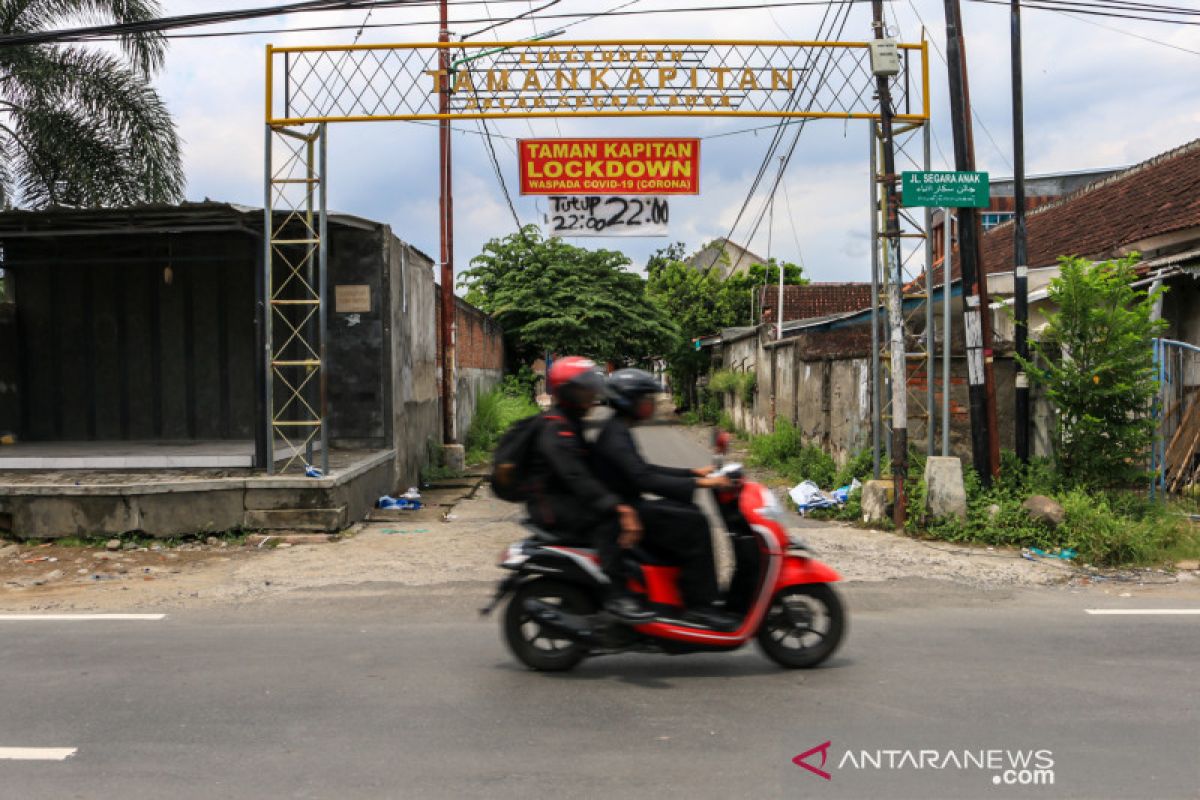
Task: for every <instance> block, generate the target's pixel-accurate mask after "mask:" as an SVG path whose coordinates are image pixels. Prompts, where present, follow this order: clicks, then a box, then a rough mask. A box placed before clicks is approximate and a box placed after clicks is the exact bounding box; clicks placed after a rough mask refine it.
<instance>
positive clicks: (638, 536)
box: [617, 504, 642, 550]
mask: <svg viewBox="0 0 1200 800" xmlns="http://www.w3.org/2000/svg"><path fill="white" fill-rule="evenodd" d="M617 521H618V523H619V524H620V526H621V533H620V534H619V535H618V536H617V546H618V547H620V548H622V549H623V550H628V549H629V548H631V547H633V546H635V545H636V544H637V543H638V542H640V541H641V540H642V521H641V520H640V519H639V518H638V515H637V511H636V510H634V508H633V506H627V505H624V504H622V505H619V506H617Z"/></svg>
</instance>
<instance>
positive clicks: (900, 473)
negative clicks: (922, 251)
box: [871, 0, 908, 529]
mask: <svg viewBox="0 0 1200 800" xmlns="http://www.w3.org/2000/svg"><path fill="white" fill-rule="evenodd" d="M871 13H872V19H873V23H872V26H873V27H874V29H875V39H877V40H880V39H885V38H887V37H886V34H885V32H884V26H883V0H871ZM888 78H889V76H888V74H887V73H886V72H882V71H880V70H876V71H875V89H876V92H877V93H878V95H879V131H880V139H881V140H882V143H883V164H882V167H883V175H882V176H881V180H882V182H883V209H884V232H883V241H884V248H885V257H884V259H883V266H884V269H885V270H887V269H888V268H889V267H892V268H894V269H895V274H894V275H892V276H891V280H890V281H889V282H888V284H887V290H888V291H887V315H888V329H889V330H890V332H891V337H890V338H891V342H890V351H891V361H892V487H893V491H894V493H895V498H894V503H893V506H892V509H893V513H892V521H893V522H894V523H895V525H896V527H897V528H901V529H902V528H903V527H904V521H905V518H906V514H907V505H908V503H907V498H906V496H905V490H904V478H905V474H906V473H907V472H908V358H907V354H906V352H905V341H904V316H903V310H902V307H901V297H900V288H901V286H902V285H903V283H904V278H903V272H902V269H903V267H902V263H901V259H900V216H899V214H900V211H899V206H900V202H899V198H898V197H896V149H895V141H894V140H893V138H892V95H891V89H890V87H889V86H888ZM872 246H878V243H874V242H873V243H872Z"/></svg>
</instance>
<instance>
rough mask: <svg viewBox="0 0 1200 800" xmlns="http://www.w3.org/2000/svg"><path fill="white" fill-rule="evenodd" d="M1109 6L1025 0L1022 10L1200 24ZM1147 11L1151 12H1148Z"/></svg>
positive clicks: (1001, 1) (994, 1)
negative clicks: (1125, 12)
mask: <svg viewBox="0 0 1200 800" xmlns="http://www.w3.org/2000/svg"><path fill="white" fill-rule="evenodd" d="M970 2H972V3H980V4H983V5H994V6H1004V7H1006V8H1007V7H1009V6H1010V5H1011V3H1009V1H1008V0H970ZM1109 8H1111V7H1110V6H1102V5H1096V4H1091V3H1076V4H1073V5H1070V6H1069V5H1067V4H1056V3H1055V0H1037V2H1032V3H1031V2H1029V1H1028V0H1025V2H1022V3H1021V9H1022V10H1025V9H1033V10H1035V11H1057V12H1058V13H1060V14H1082V15H1090V16H1096V17H1113V18H1115V19H1132V20H1138V21H1139V22H1159V23H1166V24H1171V25H1200V20H1184V19H1165V18H1160V17H1148V16H1145V15H1144V14H1118V13H1115V12H1114V11H1109V10H1103V9H1109ZM1134 10H1138V9H1134ZM1147 13H1150V12H1147ZM1153 13H1165V12H1153ZM1175 13H1183V12H1175ZM1190 13H1195V12H1190Z"/></svg>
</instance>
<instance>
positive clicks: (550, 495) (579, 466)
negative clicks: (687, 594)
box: [527, 356, 654, 622]
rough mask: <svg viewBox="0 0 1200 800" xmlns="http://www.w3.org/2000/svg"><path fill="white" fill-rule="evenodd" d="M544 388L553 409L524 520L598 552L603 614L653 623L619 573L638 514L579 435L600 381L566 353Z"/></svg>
mask: <svg viewBox="0 0 1200 800" xmlns="http://www.w3.org/2000/svg"><path fill="white" fill-rule="evenodd" d="M547 384H548V388H549V391H550V394H551V395H552V396H553V398H554V405H553V407H552V408H551V409H550V410H549V411H548V412H547V413H546V415H545V424H543V425H542V429H541V431H540V432H539V433H538V437H537V441H536V446H535V450H534V457H533V461H532V465H531V470H532V472H533V473H534V475H535V476H536V480H535V485H536V486H537V487H538V488H537V491H535V492H534V494H533V497H532V498H531V499H530V500H529V502H528V506H527V507H528V511H529V515H530V517H531V518H532V520H533V522H534V523H535V524H536V525H538V526H539V527H541V528H543V529H545V530H547V531H551V532H553V533H556V534H558V535H559V536H560V537H561V538H562V539H563V541H564V542H565V543H570V544H577V545H584V546H589V545H590V546H594V547H595V548H596V550H597V553H598V555H599V557H600V562H601V568H603V569H604V570H605V573H606V574H607V575H608V576H609V580H610V589H609V596H608V597H607V598H606V601H605V609H606V610H608V611H609V612H610V613H612V614H613V615H614V616H617V617H620V618H621V619H624V620H626V621H629V622H646V621H647V620H650V619H653V618H654V613H653V612H651V611H648V610H646V609H645V608H643V607H642V605H641V604H640V603H639V602H638V601H637V600H636V599H634V598H633V597H632V596H631V595H629V593H628V590H627V589H626V587H625V581H624V578H623V577H622V576H621V569H620V551H621V549H623V548H629V547H633V546H634V545H636V544H637V543H638V541H639V540H640V538H641V535H642V525H641V522H640V521H639V519H638V514H637V511H635V510H634V508H633V506H632V505H631V504H629V503H628V502H625V501H623V500H622V499H621V497H620V496H619V495H618V494H616V493H615V492H613V491H611V490H609V489H608V487H606V486H605V485H604V484H603V483H601V482H600V481H599V480H598V479H597V477H596V475H595V474H594V473H593V471H592V469H591V466H590V463H589V448H588V444H587V442H586V441H585V440H584V438H583V418H584V416H585V415H586V414H587V412H588V410H589V409H590V408H591V407H592V406H593V405H594V404H595V402H596V398H597V396H598V395H599V394H600V392H601V391H602V390H603V389H604V378H603V376H602V375H601V374H600V373H599V372H598V371H597V369H596V365H595V363H594V362H592V361H591V360H589V359H586V358H580V357H578V356H567V357H564V358H560V359H558V360H556V361H555V362H554V364H553V365H552V366H551V368H550V373H549V375H548V376H547Z"/></svg>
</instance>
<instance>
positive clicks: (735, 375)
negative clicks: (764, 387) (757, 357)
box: [708, 369, 758, 405]
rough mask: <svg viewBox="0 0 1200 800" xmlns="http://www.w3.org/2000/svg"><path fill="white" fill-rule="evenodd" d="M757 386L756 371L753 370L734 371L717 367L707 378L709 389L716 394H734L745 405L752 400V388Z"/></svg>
mask: <svg viewBox="0 0 1200 800" xmlns="http://www.w3.org/2000/svg"><path fill="white" fill-rule="evenodd" d="M757 386H758V373H756V372H753V371H749V370H748V371H746V372H734V371H733V370H728V369H719V370H717V371H716V372H714V373H713V374H712V377H711V378H709V379H708V388H709V390H711V391H713V392H716V393H717V394H724V393H729V394H733V395H736V396H737V397H738V398H740V399H741V401H742V402H743V403H745V404H746V405H750V404H751V403H753V402H754V390H755V388H757Z"/></svg>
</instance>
